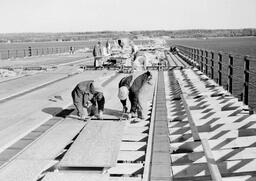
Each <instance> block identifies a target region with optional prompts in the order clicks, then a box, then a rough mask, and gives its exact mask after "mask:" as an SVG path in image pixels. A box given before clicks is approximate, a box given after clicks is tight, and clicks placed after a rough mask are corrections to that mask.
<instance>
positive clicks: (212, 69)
mask: <svg viewBox="0 0 256 181" xmlns="http://www.w3.org/2000/svg"><path fill="white" fill-rule="evenodd" d="M211 55H212V56H211V79H214V52H211Z"/></svg>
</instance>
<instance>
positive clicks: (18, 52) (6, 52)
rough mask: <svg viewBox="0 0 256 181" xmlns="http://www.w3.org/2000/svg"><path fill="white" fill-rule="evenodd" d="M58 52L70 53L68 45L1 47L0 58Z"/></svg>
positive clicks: (75, 48) (74, 49)
mask: <svg viewBox="0 0 256 181" xmlns="http://www.w3.org/2000/svg"><path fill="white" fill-rule="evenodd" d="M83 48H84V46H81V47H79V46H74V47H73V49H72V50H73V51H76V50H78V49H83ZM60 53H72V52H71V49H70V46H61V47H37V48H32V47H30V46H28V47H25V48H13V49H2V50H0V60H1V59H2V60H3V59H11V58H24V57H31V56H43V55H50V54H60Z"/></svg>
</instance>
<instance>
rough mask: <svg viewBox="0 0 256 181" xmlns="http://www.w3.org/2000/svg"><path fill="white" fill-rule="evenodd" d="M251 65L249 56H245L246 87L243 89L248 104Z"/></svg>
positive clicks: (244, 98)
mask: <svg viewBox="0 0 256 181" xmlns="http://www.w3.org/2000/svg"><path fill="white" fill-rule="evenodd" d="M249 66H250V61H249V59H248V57H247V56H245V57H244V89H243V102H244V104H246V105H248V92H249Z"/></svg>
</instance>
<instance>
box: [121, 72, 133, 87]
mask: <svg viewBox="0 0 256 181" xmlns="http://www.w3.org/2000/svg"><path fill="white" fill-rule="evenodd" d="M132 77H133V76H132V75H129V76H127V77H124V78H122V79H121V80H120V82H119V85H118V88H120V87H122V86H126V87H127V88H128V89H129V88H130V84H131V82H132Z"/></svg>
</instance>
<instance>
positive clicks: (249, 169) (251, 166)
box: [172, 159, 256, 178]
mask: <svg viewBox="0 0 256 181" xmlns="http://www.w3.org/2000/svg"><path fill="white" fill-rule="evenodd" d="M255 164H256V159H249V160H234V161H224V162H220V163H217V165H218V168H219V170H220V172H221V175H222V176H223V177H224V176H226V177H227V176H228V177H231V176H235V175H238V174H241V175H242V174H244V175H248V174H255V173H256V167H255ZM172 169H173V175H174V178H183V177H195V176H208V175H210V172H209V169H208V167H207V164H206V163H196V164H187V165H179V166H173V167H172Z"/></svg>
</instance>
